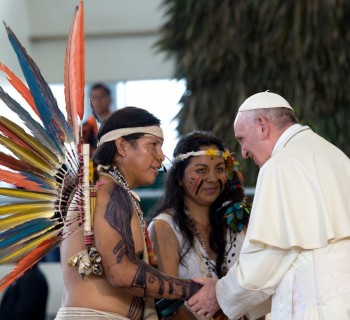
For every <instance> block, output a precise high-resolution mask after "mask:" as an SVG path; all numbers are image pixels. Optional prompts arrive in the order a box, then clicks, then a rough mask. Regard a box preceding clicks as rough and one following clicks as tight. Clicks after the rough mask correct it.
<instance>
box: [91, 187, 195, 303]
mask: <svg viewBox="0 0 350 320" xmlns="http://www.w3.org/2000/svg"><path fill="white" fill-rule="evenodd" d="M98 200H100V205H101V203H102V205H101V206H100V205H99V204H97V205H98V208H97V210H96V211H99V212H97V215H98V216H96V218H95V220H96V224H95V228H94V229H95V240H96V241H95V242H96V247H97V249H98V251H99V252H100V254H101V257H102V263H103V269H104V271H105V274H106V277H107V279H108V281H109V282H110V283H111V285H113V286H115V287H118V288H122V289H125V290H127V291H128V292H129V293H131V294H133V295H135V296H139V297H144V296H148V297H153V298H159V299H162V298H163V299H183V300H186V299H188V298H189V297H191V296H192V295H193V294H194V293H195V292H197V291H198V290H199V288H200V287H201V286H200V285H199V284H196V283H194V282H193V281H191V280H183V279H179V278H176V277H170V276H167V275H165V274H163V273H161V272H159V271H158V270H157V269H155V268H153V267H151V266H150V265H148V264H147V263H145V262H144V261H142V260H141V259H140V258H139V257H138V256H137V255H136V253H135V243H141V242H142V243H143V241H144V240H143V235H142V232H141V231H139V229H138V228H139V223H138V222H137V221H136V223H135V215H133V207H132V205H131V203H130V201H129V198H128V195H127V193H126V191H125V190H124V189H123V188H122V187H121V186H118V185H117V186H115V187H114V188H113V189H112V190H110V192H106V191H103V190H101V192H99V194H98ZM132 225H133V228H132ZM135 226H136V227H135ZM140 239H141V241H140ZM141 249H142V250H140V251H141V252H142V251H143V247H142V248H141Z"/></svg>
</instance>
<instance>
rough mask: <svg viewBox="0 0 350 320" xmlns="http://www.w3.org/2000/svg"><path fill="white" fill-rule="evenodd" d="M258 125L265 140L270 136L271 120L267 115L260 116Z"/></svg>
mask: <svg viewBox="0 0 350 320" xmlns="http://www.w3.org/2000/svg"><path fill="white" fill-rule="evenodd" d="M257 121H258V125H259V129H260V133H261V137H262V139H263V140H265V139H267V138H268V137H269V133H270V124H269V121H268V120H267V119H266V118H265V117H258V120H257Z"/></svg>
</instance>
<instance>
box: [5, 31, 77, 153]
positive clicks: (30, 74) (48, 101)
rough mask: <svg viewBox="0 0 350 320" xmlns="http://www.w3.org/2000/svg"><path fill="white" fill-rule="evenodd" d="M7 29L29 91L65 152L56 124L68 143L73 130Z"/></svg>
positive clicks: (58, 144)
mask: <svg viewBox="0 0 350 320" xmlns="http://www.w3.org/2000/svg"><path fill="white" fill-rule="evenodd" d="M5 27H6V30H7V33H8V38H9V40H10V42H11V45H12V47H13V49H14V51H15V53H16V55H17V58H18V61H19V63H20V65H21V68H22V71H23V74H24V76H25V78H26V80H27V84H28V86H29V89H30V91H31V93H32V95H33V98H34V101H35V104H36V107H37V109H38V111H39V113H40V116H41V120H42V121H43V124H44V127H45V128H46V129H47V130H48V134H49V135H50V136H51V138H52V139H53V141H54V143H55V144H56V146H57V148H60V149H61V150H64V145H63V144H62V141H61V136H60V131H59V129H58V128H57V127H56V126H55V124H54V122H56V123H57V124H58V126H59V127H60V129H61V130H64V133H65V135H66V141H73V140H72V139H71V137H73V133H72V129H71V128H70V127H69V125H68V123H67V121H66V120H65V119H64V116H63V114H62V112H61V111H60V109H59V108H58V106H57V101H56V99H55V98H54V96H53V94H52V91H51V89H50V87H49V86H48V84H47V83H46V81H45V80H44V78H43V77H42V75H41V73H40V70H39V68H38V67H37V65H36V64H35V62H34V61H33V60H32V59H31V58H30V57H29V55H28V54H27V52H26V50H25V49H24V48H23V46H22V45H21V44H20V42H19V41H18V39H17V37H16V36H15V35H14V33H13V32H12V30H11V29H10V28H9V27H8V26H5Z"/></svg>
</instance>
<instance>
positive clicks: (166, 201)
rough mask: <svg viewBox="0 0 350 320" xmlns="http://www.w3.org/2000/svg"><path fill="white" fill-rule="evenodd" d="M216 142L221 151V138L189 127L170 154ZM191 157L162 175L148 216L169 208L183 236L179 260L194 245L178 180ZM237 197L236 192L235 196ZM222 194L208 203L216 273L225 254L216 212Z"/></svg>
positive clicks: (220, 219) (220, 220)
mask: <svg viewBox="0 0 350 320" xmlns="http://www.w3.org/2000/svg"><path fill="white" fill-rule="evenodd" d="M213 145H214V146H216V147H217V148H218V149H219V150H221V151H225V146H224V144H223V142H222V141H221V140H220V139H219V138H217V137H216V136H215V135H214V134H213V133H211V132H208V131H193V132H191V133H189V134H187V135H184V136H182V137H181V139H180V140H179V142H178V143H177V145H176V147H175V150H174V153H173V157H174V159H175V157H176V156H177V155H179V154H185V153H187V152H190V151H199V150H200V148H201V147H206V146H213ZM190 159H191V157H189V158H187V159H185V160H183V161H180V162H177V163H175V164H173V166H172V167H171V168H170V169H169V171H168V172H167V174H166V177H165V193H164V196H163V198H162V199H161V200H160V202H158V204H156V206H155V207H154V209H153V214H151V216H152V217H156V216H157V215H158V214H159V213H161V212H164V211H169V210H173V212H174V215H173V218H174V223H175V225H177V226H178V228H179V230H181V232H182V234H183V237H184V240H185V247H186V250H185V253H184V254H183V255H182V256H180V263H181V261H182V259H183V257H184V255H185V254H186V253H187V252H188V250H189V249H190V248H191V247H193V245H194V237H195V232H194V230H193V229H192V228H191V222H190V220H189V218H188V216H187V215H186V214H185V207H184V191H183V188H182V187H181V186H180V181H181V180H182V178H183V176H184V172H185V169H186V167H187V166H188V164H189V161H190ZM239 197H240V196H239ZM220 201H222V197H219V198H218V199H217V200H216V201H215V202H214V203H213V204H212V205H211V207H210V213H209V221H210V224H211V233H210V236H209V243H210V247H211V249H212V250H213V251H214V252H215V253H216V255H217V258H216V273H217V275H218V276H219V277H222V276H223V273H222V270H221V269H222V264H223V262H224V258H225V245H226V239H225V238H226V232H225V231H226V223H225V221H224V219H223V217H222V215H221V214H219V213H218V212H217V208H218V207H219V206H220V204H221V203H220Z"/></svg>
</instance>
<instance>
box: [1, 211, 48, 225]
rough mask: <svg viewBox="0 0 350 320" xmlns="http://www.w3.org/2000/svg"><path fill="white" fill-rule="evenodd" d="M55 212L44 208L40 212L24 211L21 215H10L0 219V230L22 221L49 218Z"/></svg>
mask: <svg viewBox="0 0 350 320" xmlns="http://www.w3.org/2000/svg"><path fill="white" fill-rule="evenodd" d="M54 214H55V211H54V210H52V209H51V210H46V211H42V212H34V213H26V214H22V215H11V216H8V217H6V218H2V219H0V230H7V229H9V228H12V227H15V226H17V225H19V224H21V223H23V222H27V221H30V220H33V219H37V218H51V217H53V215H54Z"/></svg>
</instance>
